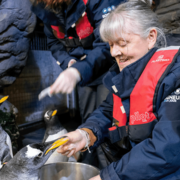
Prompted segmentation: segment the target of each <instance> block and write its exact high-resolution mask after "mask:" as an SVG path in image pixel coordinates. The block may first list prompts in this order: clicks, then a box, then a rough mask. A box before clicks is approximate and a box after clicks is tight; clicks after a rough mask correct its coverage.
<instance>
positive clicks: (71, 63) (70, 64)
mask: <svg viewBox="0 0 180 180" xmlns="http://www.w3.org/2000/svg"><path fill="white" fill-rule="evenodd" d="M74 63H76V60H75V59H71V60H70V61H69V63H68V68H69V67H71V66H72V65H73V64H74Z"/></svg>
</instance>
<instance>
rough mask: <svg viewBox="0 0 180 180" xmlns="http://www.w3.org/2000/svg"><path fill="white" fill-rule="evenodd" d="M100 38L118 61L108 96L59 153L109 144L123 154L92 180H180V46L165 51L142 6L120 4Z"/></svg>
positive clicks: (107, 78)
mask: <svg viewBox="0 0 180 180" xmlns="http://www.w3.org/2000/svg"><path fill="white" fill-rule="evenodd" d="M106 24H108V25H109V26H108V27H107V26H106ZM100 34H101V37H102V39H103V40H104V41H105V42H109V45H110V52H111V55H112V56H113V57H115V59H116V62H117V64H114V65H113V66H112V67H111V68H110V70H109V72H108V73H107V74H106V76H105V77H104V80H103V82H104V85H105V86H106V87H107V88H108V89H109V91H110V93H109V95H108V96H107V99H106V100H105V101H104V102H103V103H102V104H101V105H100V107H99V108H98V109H97V110H95V111H94V112H93V113H92V114H91V116H90V117H89V118H88V119H87V120H86V122H85V123H84V124H82V125H81V126H79V127H78V129H77V130H76V131H73V132H70V133H68V134H66V136H68V140H69V141H68V142H67V143H66V144H64V145H62V146H60V147H59V148H58V152H60V153H62V154H64V155H67V156H71V155H72V154H74V153H75V152H77V151H79V150H83V151H84V150H87V149H88V150H90V151H91V150H93V149H95V148H97V147H98V146H99V145H101V144H103V143H104V142H108V141H110V142H111V145H114V146H116V147H117V151H118V152H119V153H120V154H121V153H122V152H124V150H126V152H125V154H122V155H121V157H119V158H118V157H117V158H115V157H110V155H109V156H108V153H107V154H106V155H107V157H108V158H109V161H111V163H110V165H108V166H107V167H105V168H104V169H102V170H101V171H100V175H98V176H95V177H93V178H91V179H90V180H100V179H102V180H120V179H121V180H124V179H136V180H147V179H153V180H154V179H158V180H160V179H161V180H170V179H173V180H174V179H180V154H179V146H180V131H179V128H180V111H179V107H180V81H179V77H180V50H179V47H178V46H169V47H165V46H166V40H165V35H164V33H163V31H162V27H161V26H160V23H159V22H158V18H157V16H156V14H155V13H154V12H153V11H152V10H151V9H150V7H149V6H147V4H146V3H144V2H142V1H128V2H126V3H124V4H121V5H119V6H118V7H117V8H116V9H115V11H113V12H111V13H110V14H109V15H108V17H107V18H105V19H104V20H103V21H102V23H101V26H100ZM160 37H161V38H160ZM161 39H164V40H163V41H162V42H159V40H161ZM163 44H164V45H163ZM158 45H161V48H159V46H158ZM108 150H109V153H110V152H111V149H108ZM104 152H105V151H104ZM111 155H113V153H112V154H111ZM110 158H111V159H110ZM113 158H114V159H113Z"/></svg>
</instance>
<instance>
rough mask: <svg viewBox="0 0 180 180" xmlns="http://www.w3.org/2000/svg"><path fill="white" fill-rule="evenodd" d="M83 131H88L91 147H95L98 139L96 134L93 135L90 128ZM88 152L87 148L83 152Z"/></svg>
mask: <svg viewBox="0 0 180 180" xmlns="http://www.w3.org/2000/svg"><path fill="white" fill-rule="evenodd" d="M81 130H83V131H86V132H87V133H88V134H89V139H90V144H89V147H91V146H93V145H94V143H95V141H96V140H97V137H96V136H95V135H94V133H93V132H92V131H91V130H90V129H88V128H81ZM86 150H87V148H86V149H83V150H82V151H81V152H84V151H86Z"/></svg>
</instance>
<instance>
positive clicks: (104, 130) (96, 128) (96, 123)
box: [78, 93, 113, 149]
mask: <svg viewBox="0 0 180 180" xmlns="http://www.w3.org/2000/svg"><path fill="white" fill-rule="evenodd" d="M112 106H113V97H112V94H111V93H109V94H108V96H107V98H106V100H105V101H104V102H103V103H102V104H101V105H100V106H99V107H98V109H96V110H95V111H94V112H93V113H92V114H91V116H90V117H89V118H88V119H87V120H86V123H84V124H82V125H81V126H79V127H78V128H79V129H80V128H88V129H90V130H92V131H93V133H94V135H95V136H96V137H97V139H98V141H96V142H95V143H94V145H93V146H91V147H90V149H94V148H97V147H98V146H99V145H100V144H101V143H102V142H104V138H105V137H108V128H109V127H111V125H112Z"/></svg>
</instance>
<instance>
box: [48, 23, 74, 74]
mask: <svg viewBox="0 0 180 180" xmlns="http://www.w3.org/2000/svg"><path fill="white" fill-rule="evenodd" d="M44 33H45V34H46V36H47V44H48V47H49V49H50V51H51V53H52V55H53V57H54V58H55V59H56V61H58V64H59V65H60V67H61V68H62V69H63V70H64V69H66V68H68V64H69V62H70V60H76V58H75V57H73V56H70V55H69V54H68V52H67V50H66V48H65V46H64V45H63V44H62V43H61V42H60V41H59V40H58V39H57V38H56V37H55V36H54V34H53V32H52V29H51V27H50V26H48V25H44Z"/></svg>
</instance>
